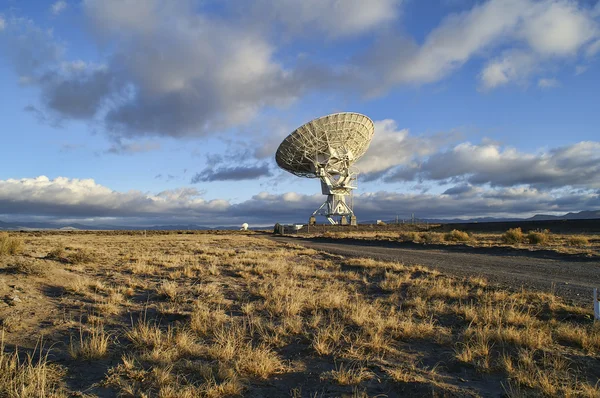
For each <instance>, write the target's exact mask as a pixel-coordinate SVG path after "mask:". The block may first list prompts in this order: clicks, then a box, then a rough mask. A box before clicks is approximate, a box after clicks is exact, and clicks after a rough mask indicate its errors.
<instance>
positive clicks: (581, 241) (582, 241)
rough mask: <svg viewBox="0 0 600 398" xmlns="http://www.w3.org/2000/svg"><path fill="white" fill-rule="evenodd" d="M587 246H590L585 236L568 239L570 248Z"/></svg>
mask: <svg viewBox="0 0 600 398" xmlns="http://www.w3.org/2000/svg"><path fill="white" fill-rule="evenodd" d="M589 244H590V241H589V240H588V238H586V237H585V236H571V237H570V238H569V245H570V246H577V247H580V246H587V245H589Z"/></svg>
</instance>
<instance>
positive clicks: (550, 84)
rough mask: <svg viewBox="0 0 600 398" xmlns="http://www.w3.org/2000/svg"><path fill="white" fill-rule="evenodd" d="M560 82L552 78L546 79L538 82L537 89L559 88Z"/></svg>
mask: <svg viewBox="0 0 600 398" xmlns="http://www.w3.org/2000/svg"><path fill="white" fill-rule="evenodd" d="M559 86H560V82H559V81H558V80H556V79H554V78H546V79H539V80H538V87H540V88H554V87H559Z"/></svg>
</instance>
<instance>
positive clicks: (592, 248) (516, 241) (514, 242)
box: [311, 228, 600, 256]
mask: <svg viewBox="0 0 600 398" xmlns="http://www.w3.org/2000/svg"><path fill="white" fill-rule="evenodd" d="M311 236H325V235H324V234H318V233H317V234H313V235H311ZM327 237H329V238H336V239H346V238H352V239H363V240H383V241H399V242H414V243H421V244H440V245H468V246H472V247H506V248H509V247H510V248H518V249H528V250H553V251H556V252H558V253H568V254H579V255H581V254H583V255H586V256H600V235H598V234H590V235H586V236H584V235H569V234H554V233H551V232H550V231H548V230H541V231H539V230H534V231H526V233H524V232H523V231H522V230H521V228H511V229H509V230H507V231H506V232H504V233H502V234H497V233H467V232H464V231H459V230H452V231H450V232H447V233H445V234H444V233H441V232H435V231H433V230H430V231H425V232H417V231H401V232H396V231H385V230H383V231H353V230H344V231H339V232H329V231H328V232H327Z"/></svg>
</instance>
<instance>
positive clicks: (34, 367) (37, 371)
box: [0, 331, 67, 398]
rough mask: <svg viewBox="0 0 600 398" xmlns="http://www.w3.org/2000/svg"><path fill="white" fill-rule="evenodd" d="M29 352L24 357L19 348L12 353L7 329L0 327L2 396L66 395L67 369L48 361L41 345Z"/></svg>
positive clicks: (26, 397) (55, 397) (0, 382)
mask: <svg viewBox="0 0 600 398" xmlns="http://www.w3.org/2000/svg"><path fill="white" fill-rule="evenodd" d="M36 348H38V350H37V351H36V350H34V351H33V353H28V354H26V355H25V358H24V359H22V358H20V356H19V353H18V351H16V350H15V351H14V352H13V353H12V354H11V353H9V352H8V351H7V349H6V347H5V342H4V331H0V396H1V397H7V398H32V397H36V398H43V397H54V398H59V397H66V396H67V394H66V393H65V391H64V389H63V385H62V378H63V376H64V371H63V369H62V368H61V367H59V366H57V365H53V364H51V363H49V362H48V355H47V354H42V352H41V351H42V349H41V348H39V347H36Z"/></svg>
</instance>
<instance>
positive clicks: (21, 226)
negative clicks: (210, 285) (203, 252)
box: [0, 221, 240, 231]
mask: <svg viewBox="0 0 600 398" xmlns="http://www.w3.org/2000/svg"><path fill="white" fill-rule="evenodd" d="M46 229H51V230H62V231H73V230H92V231H106V230H117V231H124V230H138V231H143V230H162V231H167V230H168V231H174V230H176V231H182V230H183V231H185V230H195V231H198V230H217V229H220V230H239V229H240V226H237V225H235V226H234V225H221V226H217V227H207V226H205V225H197V224H185V225H184V224H181V225H151V226H142V227H140V226H131V225H84V224H78V223H73V224H60V223H50V222H4V221H0V231H1V230H46Z"/></svg>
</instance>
